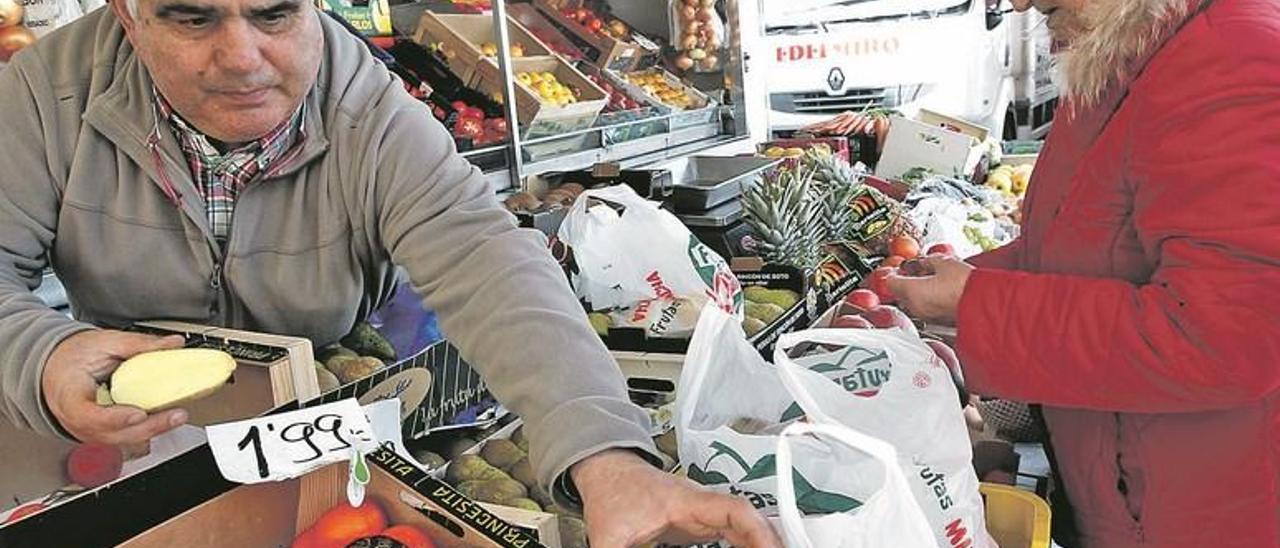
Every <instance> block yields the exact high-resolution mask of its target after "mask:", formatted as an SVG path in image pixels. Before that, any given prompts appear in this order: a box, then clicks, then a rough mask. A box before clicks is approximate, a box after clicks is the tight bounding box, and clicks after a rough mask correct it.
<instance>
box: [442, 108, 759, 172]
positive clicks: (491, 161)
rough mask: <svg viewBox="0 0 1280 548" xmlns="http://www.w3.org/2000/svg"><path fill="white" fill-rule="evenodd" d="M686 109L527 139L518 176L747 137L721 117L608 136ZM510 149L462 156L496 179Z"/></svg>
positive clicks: (667, 155)
mask: <svg viewBox="0 0 1280 548" xmlns="http://www.w3.org/2000/svg"><path fill="white" fill-rule="evenodd" d="M685 114H687V113H679V112H678V113H674V114H669V115H664V116H658V117H652V118H645V119H642V120H637V121H634V122H627V123H622V124H613V125H608V126H600V127H594V128H590V129H585V130H581V131H576V132H572V133H565V134H562V135H556V136H552V137H543V138H538V139H531V140H527V141H524V142H522V143H521V149H522V151H523V153H524V155H525V156H524V160H525V161H524V165H523V172H522V173H521V174H520V175H521V176H522V177H523V176H529V175H536V174H544V173H553V172H566V171H576V170H585V169H590V168H591V167H592V166H594V165H596V164H602V163H617V164H619V165H620V166H621V167H623V168H627V167H633V166H640V165H646V164H651V163H655V162H660V161H663V160H667V159H672V158H677V157H682V156H686V155H689V154H692V153H695V152H698V151H701V150H705V149H708V148H713V147H717V146H721V145H724V144H727V143H731V142H735V141H739V140H742V139H746V138H747V137H746V136H745V135H743V136H735V135H732V134H725V133H724V132H723V129H722V125H721V123H720V120H719V117H715V119H714V120H712V121H710V122H706V123H702V124H696V125H691V126H688V127H684V128H681V129H677V130H675V131H669V132H661V133H657V134H655V135H650V136H647V137H640V138H636V139H631V140H627V141H622V142H618V143H609V139H608V138H607V136H608V135H609V134H611V133H614V132H618V131H620V130H625V129H626V128H627V127H629V126H639V125H645V124H653V123H655V122H663V121H665V120H667V119H670V118H672V117H678V116H681V115H685ZM507 151H508V149H507V148H506V147H500V146H499V147H488V148H483V149H476V150H471V151H467V152H464V153H463V156H464V157H466V158H467V159H468V160H469V161H471V163H472V164H473V165H475V166H476V167H478V168H480V169H481V170H482V171H484V172H485V174H486V176H488V177H489V178H491V179H493V180H495V181H497V180H499V179H501V178H502V177H503V176H504V175H510V162H509V158H508V157H507Z"/></svg>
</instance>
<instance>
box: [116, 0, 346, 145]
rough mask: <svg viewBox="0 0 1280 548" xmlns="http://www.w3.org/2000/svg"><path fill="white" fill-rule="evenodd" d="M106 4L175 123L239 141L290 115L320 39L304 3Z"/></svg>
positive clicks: (308, 80)
mask: <svg viewBox="0 0 1280 548" xmlns="http://www.w3.org/2000/svg"><path fill="white" fill-rule="evenodd" d="M137 1H138V16H137V18H136V19H135V18H133V17H131V16H130V15H129V14H128V10H127V9H126V8H125V6H124V4H125V0H114V1H113V2H111V3H112V5H113V9H114V10H115V12H116V15H117V16H119V17H120V20H121V22H122V23H123V24H124V27H125V30H126V32H127V33H128V35H129V41H130V42H132V44H133V47H134V49H135V50H136V51H137V52H138V56H139V57H140V58H141V60H142V62H143V64H145V65H146V67H147V70H148V71H150V73H151V77H152V79H153V80H154V81H155V84H156V87H157V88H159V90H160V93H162V94H164V97H165V99H167V100H168V101H169V103H170V104H171V105H173V108H174V109H175V110H176V111H177V112H178V114H180V115H182V117H183V119H185V120H187V121H188V122H190V123H192V124H193V125H195V126H196V128H197V129H199V130H200V131H201V132H203V133H205V134H206V135H208V136H209V137H212V138H214V139H217V140H219V141H223V142H226V143H244V142H247V141H252V140H254V139H257V138H259V137H262V136H263V135H266V134H267V133H268V132H270V131H271V129H273V128H275V127H276V126H278V125H279V124H280V123H281V122H283V121H284V120H286V119H287V118H288V117H289V116H291V115H292V114H293V111H294V110H295V109H296V108H297V107H298V105H299V104H300V103H301V102H302V99H303V97H305V96H306V94H307V92H308V91H309V90H310V89H311V86H312V85H313V84H314V83H315V79H316V72H317V71H318V70H319V67H320V57H321V54H322V50H323V45H324V44H323V42H324V38H323V37H322V35H321V31H320V21H319V19H318V17H317V15H318V12H317V11H316V10H315V9H314V8H312V7H311V4H310V3H309V2H307V1H306V0H137Z"/></svg>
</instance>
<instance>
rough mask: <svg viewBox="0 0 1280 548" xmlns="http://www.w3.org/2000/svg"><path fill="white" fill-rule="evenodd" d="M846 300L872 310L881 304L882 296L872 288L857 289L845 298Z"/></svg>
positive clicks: (863, 308) (849, 303) (850, 303)
mask: <svg viewBox="0 0 1280 548" xmlns="http://www.w3.org/2000/svg"><path fill="white" fill-rule="evenodd" d="M844 302H845V304H848V305H850V306H853V307H857V308H860V309H862V310H871V309H872V308H875V307H877V306H880V296H879V295H876V292H875V291H872V290H870V289H855V290H853V292H851V293H849V295H848V296H846V297H845V298H844Z"/></svg>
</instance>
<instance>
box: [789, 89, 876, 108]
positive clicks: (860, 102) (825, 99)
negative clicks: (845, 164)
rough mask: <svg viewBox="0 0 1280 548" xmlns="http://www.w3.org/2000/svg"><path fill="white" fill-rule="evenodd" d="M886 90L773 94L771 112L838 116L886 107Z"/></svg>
mask: <svg viewBox="0 0 1280 548" xmlns="http://www.w3.org/2000/svg"><path fill="white" fill-rule="evenodd" d="M885 92H886V88H862V89H851V90H848V91H846V92H844V93H843V94H841V95H829V94H827V93H822V92H817V93H774V94H772V95H770V96H769V101H770V103H771V104H772V106H773V110H776V111H779V112H791V113H796V114H839V113H841V112H844V111H846V110H852V111H859V110H864V109H872V108H879V107H883V106H886V103H887V101H886V93H885Z"/></svg>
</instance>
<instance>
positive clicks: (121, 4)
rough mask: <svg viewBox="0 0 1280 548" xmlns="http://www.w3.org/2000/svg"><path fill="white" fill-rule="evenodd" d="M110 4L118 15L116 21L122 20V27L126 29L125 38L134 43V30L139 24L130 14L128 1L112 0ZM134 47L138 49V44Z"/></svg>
mask: <svg viewBox="0 0 1280 548" xmlns="http://www.w3.org/2000/svg"><path fill="white" fill-rule="evenodd" d="M135 1H138V0H135ZM108 4H110V5H111V11H112V12H113V13H115V14H116V19H119V20H120V26H122V27H124V33H125V36H127V37H128V38H129V42H133V30H134V26H136V25H137V22H136V21H134V20H133V16H132V15H130V14H129V4H128V0H111V1H110V2H108ZM134 46H135V47H136V46H137V44H134Z"/></svg>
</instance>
